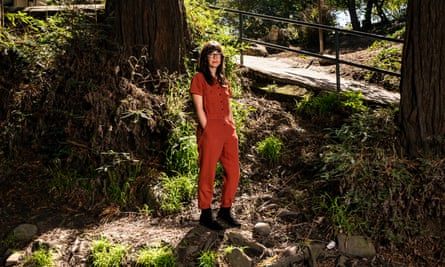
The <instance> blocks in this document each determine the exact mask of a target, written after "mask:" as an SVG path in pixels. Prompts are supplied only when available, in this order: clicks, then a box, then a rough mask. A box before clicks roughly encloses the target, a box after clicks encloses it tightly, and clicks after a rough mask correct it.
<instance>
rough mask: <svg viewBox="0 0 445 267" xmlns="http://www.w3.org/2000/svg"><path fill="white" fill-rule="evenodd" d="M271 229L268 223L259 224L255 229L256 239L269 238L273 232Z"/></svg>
mask: <svg viewBox="0 0 445 267" xmlns="http://www.w3.org/2000/svg"><path fill="white" fill-rule="evenodd" d="M271 231H272V230H271V227H270V225H269V224H268V223H264V222H259V223H257V224H255V226H254V227H253V236H254V237H267V236H269V234H270V232H271Z"/></svg>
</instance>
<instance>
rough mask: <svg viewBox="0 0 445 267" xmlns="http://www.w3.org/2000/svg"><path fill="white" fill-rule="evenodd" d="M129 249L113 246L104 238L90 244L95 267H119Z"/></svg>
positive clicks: (122, 246) (118, 245)
mask: <svg viewBox="0 0 445 267" xmlns="http://www.w3.org/2000/svg"><path fill="white" fill-rule="evenodd" d="M128 250H129V248H128V247H126V246H124V245H122V244H113V243H112V242H110V241H109V240H107V239H106V238H105V237H101V238H100V239H98V240H94V241H93V242H92V244H91V256H92V259H93V266H95V267H119V266H121V262H122V260H123V258H124V257H125V255H126V253H127V252H128Z"/></svg>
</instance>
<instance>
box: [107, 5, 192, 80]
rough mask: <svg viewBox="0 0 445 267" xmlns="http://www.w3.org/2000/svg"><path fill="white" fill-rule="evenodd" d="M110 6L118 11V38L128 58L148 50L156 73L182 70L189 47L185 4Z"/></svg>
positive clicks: (116, 13) (116, 12)
mask: <svg viewBox="0 0 445 267" xmlns="http://www.w3.org/2000/svg"><path fill="white" fill-rule="evenodd" d="M108 2H112V3H108ZM107 4H109V5H110V6H112V7H113V8H114V11H115V16H116V29H115V30H116V37H117V40H118V41H119V42H120V43H121V44H122V45H123V47H124V51H125V53H126V54H128V55H135V53H137V52H138V50H139V52H140V50H141V48H143V47H146V48H147V51H148V55H149V57H150V58H151V63H152V66H151V67H152V70H153V71H156V70H159V69H160V70H165V69H166V70H167V71H168V72H174V71H181V70H182V68H183V63H184V61H183V59H184V56H185V54H186V52H187V46H188V43H189V37H188V30H187V23H186V14H185V7H184V2H183V0H150V1H147V0H125V1H121V0H114V1H107ZM107 10H108V9H107Z"/></svg>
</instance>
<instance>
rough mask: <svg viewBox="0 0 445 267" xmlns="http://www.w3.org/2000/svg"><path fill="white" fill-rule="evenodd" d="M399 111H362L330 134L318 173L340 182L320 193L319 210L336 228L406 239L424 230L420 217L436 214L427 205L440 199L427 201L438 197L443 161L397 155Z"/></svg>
mask: <svg viewBox="0 0 445 267" xmlns="http://www.w3.org/2000/svg"><path fill="white" fill-rule="evenodd" d="M394 115H395V112H394V111H393V110H391V109H377V110H375V111H373V112H369V113H368V112H366V113H357V114H354V115H353V116H352V117H351V119H350V120H349V121H348V123H345V124H343V125H342V126H341V127H340V128H338V129H330V134H328V135H326V136H325V139H326V140H325V141H326V142H327V144H326V145H324V146H323V148H322V152H321V153H320V154H319V155H318V156H319V157H320V159H321V165H320V166H319V167H320V168H319V169H318V171H317V173H319V175H320V176H321V177H322V178H324V179H325V183H326V186H329V187H330V188H332V186H333V185H335V186H336V188H335V189H334V190H331V191H330V193H329V195H325V196H323V197H322V198H321V201H320V207H321V209H320V212H321V214H326V213H327V214H329V219H330V221H331V223H332V224H333V226H334V227H335V230H336V231H337V232H338V231H347V232H348V233H349V234H354V233H356V232H360V234H365V235H369V236H374V237H375V238H376V239H379V240H390V241H393V242H395V243H399V242H400V243H401V242H406V241H407V238H408V237H409V236H413V235H421V234H422V233H423V231H424V229H423V228H422V227H424V226H422V225H421V224H419V221H423V220H426V218H429V216H433V217H434V216H436V215H433V214H429V213H430V212H426V211H425V210H423V207H424V205H427V206H435V205H438V203H431V204H426V203H427V202H429V201H431V200H432V201H433V202H435V201H434V199H436V198H437V197H438V196H437V191H436V190H432V188H434V187H436V186H438V183H441V182H439V181H440V179H436V178H432V177H443V173H444V172H443V170H441V169H440V167H438V166H443V162H442V161H441V162H437V161H436V162H434V161H429V162H426V161H425V162H419V163H416V164H415V165H413V162H409V161H407V160H405V159H403V158H400V157H398V155H397V153H398V151H397V149H396V148H397V147H398V145H397V140H398V136H397V128H396V127H395V126H394ZM335 186H334V187H335ZM427 199H428V200H427ZM431 210H434V209H431ZM433 213H434V212H433Z"/></svg>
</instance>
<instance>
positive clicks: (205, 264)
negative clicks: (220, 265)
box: [198, 250, 218, 267]
mask: <svg viewBox="0 0 445 267" xmlns="http://www.w3.org/2000/svg"><path fill="white" fill-rule="evenodd" d="M217 258H218V254H216V252H214V251H211V250H206V251H203V252H201V255H200V256H199V257H198V262H199V266H200V267H214V266H215V264H216V259H217Z"/></svg>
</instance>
